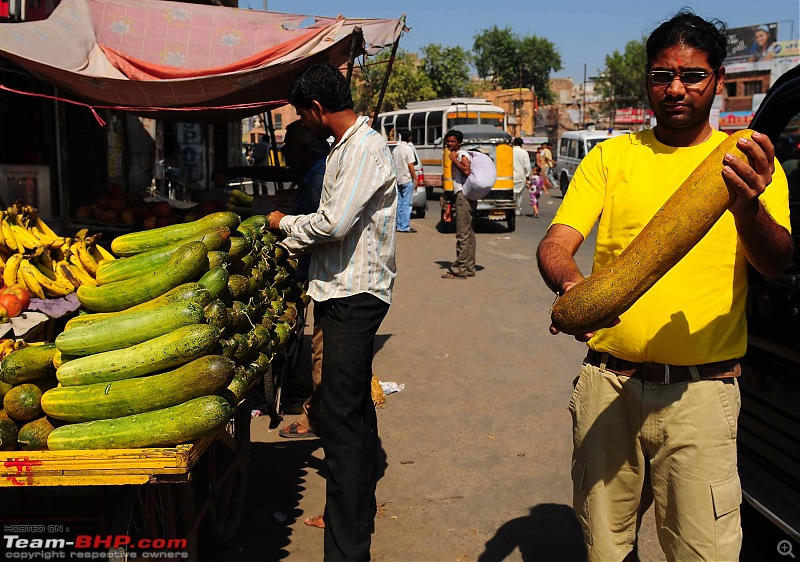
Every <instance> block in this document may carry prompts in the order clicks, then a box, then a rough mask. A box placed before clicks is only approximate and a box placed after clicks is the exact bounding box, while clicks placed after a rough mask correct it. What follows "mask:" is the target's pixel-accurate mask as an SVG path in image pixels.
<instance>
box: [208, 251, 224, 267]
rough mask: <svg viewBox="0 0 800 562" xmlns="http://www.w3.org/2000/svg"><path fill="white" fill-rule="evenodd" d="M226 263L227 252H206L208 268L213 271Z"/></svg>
mask: <svg viewBox="0 0 800 562" xmlns="http://www.w3.org/2000/svg"><path fill="white" fill-rule="evenodd" d="M226 263H228V252H223V251H222V250H214V251H213V252H208V268H209V269H214V268H215V267H221V266H223V265H225V264H226Z"/></svg>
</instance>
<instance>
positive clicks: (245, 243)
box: [222, 236, 253, 261]
mask: <svg viewBox="0 0 800 562" xmlns="http://www.w3.org/2000/svg"><path fill="white" fill-rule="evenodd" d="M222 249H223V250H225V251H226V252H228V259H229V260H230V261H235V260H238V259H240V258H242V257H244V256H245V254H247V253H248V252H249V251H250V250H252V249H253V241H252V240H250V239H249V238H247V237H246V236H231V237H230V238H228V242H227V243H226V244H225V245H224V246H222Z"/></svg>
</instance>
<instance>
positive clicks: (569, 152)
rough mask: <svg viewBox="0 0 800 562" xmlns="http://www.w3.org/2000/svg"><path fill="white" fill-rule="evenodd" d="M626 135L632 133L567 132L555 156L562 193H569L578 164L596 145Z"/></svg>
mask: <svg viewBox="0 0 800 562" xmlns="http://www.w3.org/2000/svg"><path fill="white" fill-rule="evenodd" d="M626 133H630V131H629V130H627V129H625V130H619V131H612V132H610V133H609V132H608V131H605V130H602V131H597V130H595V129H589V130H586V131H567V132H566V133H564V134H563V135H561V139H560V140H559V141H558V152H557V154H554V155H553V157H554V158H555V160H556V165H555V167H554V169H553V175H554V177H555V178H556V181H557V182H558V186H559V187H560V188H561V193H562V194H565V193H567V188H568V187H569V182H570V181H572V176H573V174H574V173H575V170H577V169H578V164H580V163H581V160H583V157H584V156H586V155H587V154H589V151H590V150H591V149H593V148H594V147H595V145H597V144H599V143H601V142H603V141H604V140H607V139H610V138H611V137H615V136H617V135H623V134H626Z"/></svg>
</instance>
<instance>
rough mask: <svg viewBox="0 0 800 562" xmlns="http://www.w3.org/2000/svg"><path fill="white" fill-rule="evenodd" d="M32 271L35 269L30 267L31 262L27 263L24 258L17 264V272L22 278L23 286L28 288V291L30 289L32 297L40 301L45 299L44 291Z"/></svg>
mask: <svg viewBox="0 0 800 562" xmlns="http://www.w3.org/2000/svg"><path fill="white" fill-rule="evenodd" d="M34 269H36V268H35V267H33V266H32V265H31V262H29V261H28V260H26V259H24V258H23V259H22V261H21V262H20V264H19V271H20V274H21V276H22V279H23V280H24V281H25V285H26V286H27V287H28V289H30V291H31V293H32V294H33V295H35V296H37V297H39V298H40V299H43V298H45V296H44V289H43V288H42V285H41V283H39V280H38V279H37V278H36V276H35V274H34V273H33V270H34Z"/></svg>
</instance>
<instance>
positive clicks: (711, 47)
mask: <svg viewBox="0 0 800 562" xmlns="http://www.w3.org/2000/svg"><path fill="white" fill-rule="evenodd" d="M674 45H686V46H687V47H693V48H695V49H697V50H698V51H702V52H704V53H705V54H706V56H707V57H708V64H710V65H711V67H712V68H717V67H718V66H720V65H721V64H722V61H724V60H725V57H726V56H728V39H727V37H726V35H725V24H724V23H723V22H721V21H720V20H717V19H714V20H710V21H706V20H704V19H703V18H701V17H700V16H698V15H696V14H695V13H694V12H693V11H692V10H691V9H690V8H683V9H681V10H680V11H679V12H678V13H677V14H675V15H674V16H673V17H672V18H671V19H669V20H667V21H665V22H664V23H662V24H661V25H659V26H658V27H657V28H656V29H655V30H654V31H653V33H651V34H650V37H648V38H647V45H646V50H647V67H646V70H647V71H648V72H649V71H650V63H651V62H652V61H653V59H654V58H656V57H657V56H658V53H660V52H661V51H663V50H664V49H666V48H668V47H672V46H674Z"/></svg>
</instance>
